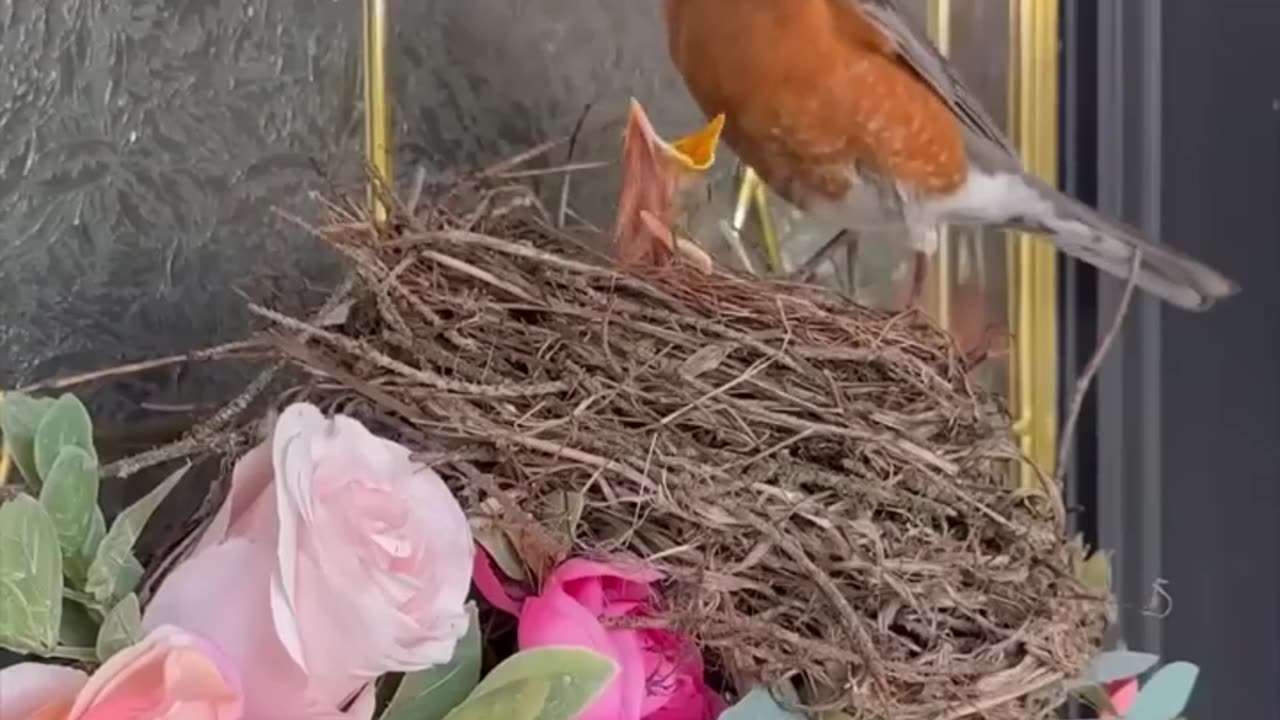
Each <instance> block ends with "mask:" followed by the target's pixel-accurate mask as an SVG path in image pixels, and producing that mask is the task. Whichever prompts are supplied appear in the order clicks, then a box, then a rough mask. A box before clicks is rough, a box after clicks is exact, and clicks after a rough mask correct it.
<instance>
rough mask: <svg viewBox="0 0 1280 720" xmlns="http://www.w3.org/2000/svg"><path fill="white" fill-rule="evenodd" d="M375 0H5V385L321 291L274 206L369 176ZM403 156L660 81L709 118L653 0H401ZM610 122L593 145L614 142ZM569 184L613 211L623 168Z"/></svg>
mask: <svg viewBox="0 0 1280 720" xmlns="http://www.w3.org/2000/svg"><path fill="white" fill-rule="evenodd" d="M360 11H361V3H358V2H350V1H346V2H334V1H332V0H130V2H121V1H120V0H5V2H3V3H0V107H2V108H3V114H2V115H0V387H13V386H15V385H18V384H22V383H25V382H29V381H32V380H35V379H38V378H44V377H49V376H51V375H57V374H63V373H67V372H72V371H78V370H87V369H94V368H98V367H102V366H104V365H111V364H115V363H118V362H122V361H125V360H134V359H141V358H146V357H152V356H155V355H158V354H162V353H168V352H174V351H182V350H187V349H191V348H196V347H201V346H205V345H210V344H213V343H216V342H219V341H223V340H229V339H235V338H238V337H240V336H242V334H243V333H244V331H245V330H246V329H247V327H248V326H247V322H248V318H247V315H246V313H245V312H244V311H243V309H242V304H243V303H242V300H241V299H240V297H239V296H238V295H237V294H236V291H235V289H234V286H240V287H241V288H242V289H247V290H249V291H254V290H255V289H257V288H260V287H262V285H263V282H264V280H272V281H273V282H276V283H279V282H280V281H282V280H285V281H286V282H285V284H284V287H285V290H286V293H287V294H288V295H289V296H290V298H291V299H316V298H318V297H320V296H322V294H323V291H324V286H325V284H326V283H328V282H331V281H332V278H333V275H334V270H335V267H336V264H335V263H334V262H333V259H332V258H331V257H329V256H328V255H327V254H326V253H324V252H322V251H321V250H319V249H318V248H317V247H316V246H315V245H314V244H313V243H312V242H311V241H310V240H309V239H307V238H305V237H303V236H302V234H301V233H299V232H298V231H297V230H295V229H293V228H291V227H290V226H289V224H288V223H285V222H283V221H282V220H280V219H279V217H277V215H276V214H275V213H274V211H273V208H274V207H276V206H281V207H284V208H286V209H290V210H295V209H296V210H299V211H301V210H303V209H305V208H306V207H307V205H306V203H305V200H306V198H307V193H308V192H310V191H313V190H322V191H324V190H327V189H328V188H330V187H332V186H342V185H343V183H349V182H351V181H353V180H355V179H356V178H358V177H359V176H358V173H359V172H360V168H361V165H360V162H361V157H360V153H361V152H362V142H363V132H362V125H361V123H362V111H361V107H360V105H361V102H362V93H361V90H360V84H359V67H360V65H359V62H360V52H361V18H360ZM391 18H392V26H393V28H394V42H393V44H392V48H391V58H390V61H391V62H390V65H391V69H392V73H393V89H394V91H395V95H396V99H397V103H398V106H399V110H400V111H399V112H398V113H397V125H398V132H397V135H398V138H397V140H398V143H399V152H398V155H399V158H400V159H399V169H400V171H401V176H402V178H403V177H407V176H408V175H409V174H410V173H411V170H410V168H411V167H412V166H415V165H418V164H421V165H423V166H425V167H427V168H428V169H429V170H431V171H433V172H436V173H438V172H441V171H443V170H445V169H448V168H452V167H456V166H459V165H464V166H474V165H476V164H478V163H481V162H487V161H492V160H494V159H496V158H500V157H503V156H505V155H509V154H510V153H511V152H513V151H515V150H517V149H522V148H524V147H526V146H528V145H530V144H533V143H535V142H540V141H542V140H545V139H548V138H550V137H552V136H558V135H564V134H567V133H568V132H569V130H570V128H571V127H572V124H573V121H574V120H575V119H576V117H577V116H578V114H579V112H580V111H581V109H582V107H583V106H584V105H585V104H587V103H589V102H595V103H598V104H599V105H600V107H599V108H598V110H599V113H600V114H601V116H602V117H603V116H604V115H607V114H608V113H610V112H613V113H615V114H616V113H617V112H618V111H620V110H621V109H622V108H625V107H626V101H627V98H628V96H629V95H631V94H635V95H637V96H638V97H640V98H641V99H642V100H644V101H645V102H646V103H647V105H648V107H649V109H650V111H651V113H652V115H653V117H654V120H655V122H657V123H659V124H660V126H664V127H665V126H671V125H673V124H674V125H680V124H682V123H689V122H693V121H694V120H695V119H696V115H695V113H694V109H693V108H692V106H691V105H690V104H689V103H688V101H687V99H686V96H685V94H684V89H683V87H682V86H681V85H680V83H679V80H678V78H676V77H675V75H674V72H673V71H672V70H671V69H670V67H669V63H668V61H667V58H666V46H665V40H664V36H663V33H662V30H661V25H660V21H661V18H660V7H659V6H658V5H657V4H656V3H650V2H642V3H580V2H570V1H567V0H522V1H518V2H514V1H512V0H436V1H434V2H431V1H423V0H417V1H415V2H407V1H393V2H392V3H391ZM616 145H617V133H616V132H609V131H603V130H602V131H600V132H597V133H595V134H594V135H592V136H590V137H586V138H584V145H583V147H582V148H581V150H580V156H581V157H584V158H586V157H594V158H601V157H612V156H615V155H616ZM609 177H610V172H609V171H606V172H605V173H603V177H601V178H600V180H602V181H596V182H591V183H587V182H583V183H579V184H578V190H577V191H576V192H575V196H574V200H575V203H576V204H577V205H579V206H580V207H581V208H582V210H583V212H584V214H587V215H588V216H590V217H592V218H593V219H594V220H596V221H597V222H602V221H605V220H607V216H608V212H607V203H608V201H611V199H612V192H613V191H612V189H611V188H612V187H613V186H611V185H610V184H609V182H603V181H607V180H608V179H609ZM242 379H243V376H237V375H235V374H233V373H228V371H227V370H226V369H225V368H219V369H217V370H215V371H206V370H205V369H204V368H201V367H194V368H192V369H191V370H190V371H185V372H183V373H180V374H177V375H175V374H174V373H153V374H150V375H146V376H143V377H141V378H137V379H132V380H129V381H125V382H120V383H114V384H113V385H112V386H111V387H110V388H109V389H107V390H105V391H104V392H100V393H97V394H96V395H95V397H94V403H95V410H96V411H97V412H99V413H106V414H109V415H114V416H123V415H125V414H136V413H137V412H138V408H139V407H140V403H143V402H152V403H160V404H172V403H188V402H193V401H194V402H206V401H212V400H214V399H217V398H222V397H225V396H226V395H227V394H228V393H229V392H233V391H234V389H235V387H236V384H237V383H238V382H239V381H241V380H242Z"/></svg>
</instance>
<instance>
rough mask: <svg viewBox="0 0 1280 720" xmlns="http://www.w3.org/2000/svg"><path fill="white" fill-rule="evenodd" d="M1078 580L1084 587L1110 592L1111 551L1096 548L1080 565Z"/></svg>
mask: <svg viewBox="0 0 1280 720" xmlns="http://www.w3.org/2000/svg"><path fill="white" fill-rule="evenodd" d="M1080 580H1081V582H1083V583H1084V584H1085V587H1087V588H1089V589H1090V590H1097V591H1099V592H1104V593H1105V592H1111V553H1110V552H1107V551H1106V550H1098V551H1096V552H1094V553H1093V554H1092V555H1090V556H1089V559H1088V560H1085V561H1084V563H1083V564H1081V566H1080Z"/></svg>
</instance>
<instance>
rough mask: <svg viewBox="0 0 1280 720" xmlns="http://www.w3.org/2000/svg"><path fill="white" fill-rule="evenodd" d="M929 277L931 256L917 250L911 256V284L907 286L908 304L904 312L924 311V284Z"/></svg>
mask: <svg viewBox="0 0 1280 720" xmlns="http://www.w3.org/2000/svg"><path fill="white" fill-rule="evenodd" d="M928 277H929V254H928V253H926V252H923V251H920V250H915V251H913V252H912V254H911V276H910V284H909V285H908V286H907V303H906V306H905V307H904V308H903V310H922V309H923V308H921V307H920V302H921V300H922V299H923V298H924V282H925V280H926V279H927V278H928Z"/></svg>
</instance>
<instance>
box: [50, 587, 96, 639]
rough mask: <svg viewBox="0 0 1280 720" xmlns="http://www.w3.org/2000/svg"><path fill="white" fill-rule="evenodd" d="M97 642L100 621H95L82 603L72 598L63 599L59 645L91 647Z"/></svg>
mask: <svg viewBox="0 0 1280 720" xmlns="http://www.w3.org/2000/svg"><path fill="white" fill-rule="evenodd" d="M97 640H98V621H97V620H94V619H93V616H92V615H90V614H89V611H88V610H86V609H85V607H84V606H83V605H81V604H80V603H78V602H76V601H75V600H72V599H70V598H63V599H62V623H61V628H60V629H59V630H58V644H59V645H66V646H69V647H89V646H92V645H93V644H94V643H95V642H97Z"/></svg>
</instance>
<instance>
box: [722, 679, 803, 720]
mask: <svg viewBox="0 0 1280 720" xmlns="http://www.w3.org/2000/svg"><path fill="white" fill-rule="evenodd" d="M720 720H804V715H801V714H799V713H794V712H791V711H790V710H787V709H785V708H783V707H782V706H781V705H779V704H778V701H777V700H774V699H773V695H772V694H771V693H770V692H769V689H768V688H765V687H756V688H752V690H751V692H749V693H747V694H746V695H744V696H743V697H742V699H741V700H739V701H738V702H737V703H736V704H734V706H733V707H731V708H729V709H728V710H725V711H724V712H723V713H721V714H720Z"/></svg>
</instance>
